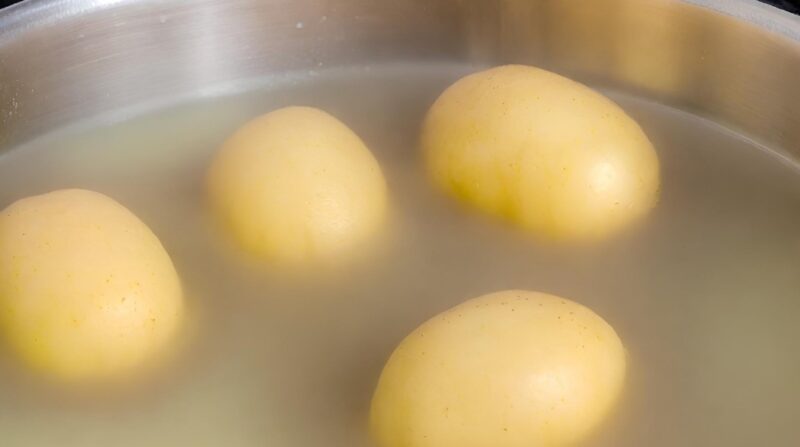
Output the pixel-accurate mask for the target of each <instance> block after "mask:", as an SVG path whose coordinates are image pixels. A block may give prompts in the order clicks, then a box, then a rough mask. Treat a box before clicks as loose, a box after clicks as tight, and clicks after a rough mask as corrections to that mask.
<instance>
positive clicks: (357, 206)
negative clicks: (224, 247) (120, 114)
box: [208, 107, 386, 263]
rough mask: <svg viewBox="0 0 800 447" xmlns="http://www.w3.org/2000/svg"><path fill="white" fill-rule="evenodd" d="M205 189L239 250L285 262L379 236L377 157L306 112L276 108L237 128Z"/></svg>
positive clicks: (332, 122) (340, 128) (381, 186)
mask: <svg viewBox="0 0 800 447" xmlns="http://www.w3.org/2000/svg"><path fill="white" fill-rule="evenodd" d="M208 183H209V192H210V196H211V202H212V205H213V207H214V209H215V211H216V213H217V214H218V216H219V217H220V218H221V220H222V221H223V222H224V223H225V224H227V227H228V228H229V229H230V231H231V232H232V233H233V235H234V237H235V238H236V240H238V242H239V243H240V245H241V246H242V247H243V248H244V249H245V250H247V251H249V252H250V253H252V254H254V255H256V256H257V257H261V258H266V259H270V260H276V261H280V262H290V263H293V262H297V261H305V260H310V259H320V258H331V257H336V256H339V255H340V254H342V252H344V251H347V250H350V249H352V248H353V247H354V246H356V245H357V244H358V243H361V242H364V241H365V240H367V239H368V237H369V236H370V235H372V234H373V233H375V232H376V230H377V229H378V227H379V226H380V225H381V224H382V223H383V220H384V217H385V214H386V184H385V181H384V178H383V174H382V173H381V170H380V167H379V166H378V162H377V161H376V160H375V158H374V157H373V155H372V153H371V152H370V151H369V149H367V147H366V146H365V145H364V143H363V142H362V141H361V139H359V138H358V136H357V135H356V134H355V133H353V132H352V131H351V130H350V129H349V128H348V127H347V126H345V125H344V124H342V123H341V122H340V121H338V120H337V119H336V118H334V117H332V116H330V115H328V114H327V113H325V112H323V111H321V110H318V109H313V108H309V107H288V108H284V109H280V110H276V111H274V112H271V113H267V114H266V115H263V116H260V117H258V118H256V119H254V120H252V121H250V122H249V123H247V124H245V125H244V126H243V127H241V128H240V129H239V130H237V131H236V132H235V133H234V134H233V135H232V136H231V137H230V138H229V139H228V140H227V141H226V142H225V143H224V144H223V146H222V148H221V149H220V150H219V152H218V153H217V155H216V158H215V159H214V161H213V163H212V165H211V168H210V173H209V180H208Z"/></svg>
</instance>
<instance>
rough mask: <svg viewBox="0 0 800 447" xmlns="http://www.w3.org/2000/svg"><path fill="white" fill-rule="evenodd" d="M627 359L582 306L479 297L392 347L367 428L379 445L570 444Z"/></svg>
mask: <svg viewBox="0 0 800 447" xmlns="http://www.w3.org/2000/svg"><path fill="white" fill-rule="evenodd" d="M625 365H626V361H625V350H624V348H623V346H622V343H621V342H620V340H619V338H618V337H617V334H616V333H615V332H614V330H613V329H612V328H611V327H610V326H609V325H608V324H607V323H606V322H605V321H604V320H603V319H602V318H600V317H599V316H597V315H596V314H595V313H594V312H592V311H591V310H589V309H587V308H586V307H584V306H581V305H580V304H577V303H575V302H572V301H569V300H566V299H562V298H558V297H555V296H552V295H546V294H543V293H537V292H526V291H518V290H511V291H505V292H498V293H492V294H489V295H484V296H482V297H479V298H475V299H472V300H469V301H466V302H464V303H462V304H460V305H458V306H456V307H454V308H452V309H450V310H448V311H446V312H444V313H442V314H440V315H438V316H436V317H434V318H432V319H431V320H429V321H427V322H426V323H424V324H423V325H422V326H420V327H419V328H417V329H416V330H415V331H414V332H412V333H411V334H410V335H409V336H408V337H406V338H405V339H404V340H403V341H402V343H400V345H399V346H398V347H397V349H395V351H394V353H393V354H392V355H391V357H390V358H389V361H388V362H387V363H386V366H385V367H384V369H383V372H382V373H381V377H380V380H379V382H378V386H377V389H376V391H375V394H374V396H373V399H372V409H371V414H370V418H371V421H370V422H371V429H372V434H373V436H374V437H375V438H376V440H377V441H378V444H379V445H380V446H381V447H519V446H557V445H566V444H570V443H573V442H575V441H577V440H580V439H582V438H584V437H585V436H586V435H587V434H588V433H589V432H590V431H591V430H592V429H593V428H595V427H596V426H597V425H598V424H599V423H600V422H601V421H602V419H603V417H604V416H605V415H606V414H607V413H608V412H609V410H610V409H611V408H612V407H613V405H614V403H615V401H616V400H617V398H618V396H619V394H620V391H621V389H622V385H623V381H624V378H625V369H626V366H625Z"/></svg>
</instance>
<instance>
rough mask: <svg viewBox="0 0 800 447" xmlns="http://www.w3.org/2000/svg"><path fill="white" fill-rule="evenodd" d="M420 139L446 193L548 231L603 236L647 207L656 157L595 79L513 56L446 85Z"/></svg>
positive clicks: (655, 181)
mask: <svg viewBox="0 0 800 447" xmlns="http://www.w3.org/2000/svg"><path fill="white" fill-rule="evenodd" d="M422 147H423V150H424V153H425V156H426V161H427V166H428V168H429V171H430V173H431V175H432V177H433V179H434V180H435V181H436V182H437V183H438V184H439V185H440V186H441V187H443V188H444V189H445V190H446V191H448V192H449V193H450V194H452V195H455V196H456V197H458V198H459V199H461V200H463V201H465V202H467V203H469V204H471V205H472V206H475V207H477V208H478V209H480V210H483V211H484V212H487V213H490V214H493V215H496V216H500V217H502V218H505V219H507V220H509V221H511V222H514V223H515V224H517V225H519V226H521V227H523V228H525V229H527V230H529V231H531V232H533V233H534V234H536V235H538V236H540V237H542V238H548V239H555V240H564V241H567V240H571V241H586V240H594V239H599V238H602V237H605V236H607V235H609V234H611V233H613V232H615V231H618V230H619V229H621V228H623V227H625V226H626V225H628V224H629V223H631V222H632V221H635V220H636V219H638V218H640V217H642V216H643V215H645V214H647V212H648V211H649V210H650V209H651V208H652V207H653V206H654V205H655V202H656V200H657V198H658V188H659V163H658V158H657V155H656V153H655V150H654V149H653V147H652V145H651V144H650V141H649V140H648V139H647V137H646V136H645V134H644V133H643V132H642V130H641V128H639V126H638V125H637V124H636V122H635V121H633V119H631V118H630V117H629V116H628V115H626V114H625V112H624V111H622V109H620V108H619V107H618V106H617V105H616V104H614V103H613V102H611V101H610V100H609V99H608V98H606V97H604V96H603V95H601V94H599V93H597V92H595V91H593V90H591V89H590V88H588V87H586V86H584V85H582V84H579V83H577V82H574V81H571V80H569V79H567V78H564V77H562V76H559V75H557V74H555V73H551V72H548V71H545V70H540V69H538V68H534V67H527V66H521V65H509V66H504V67H498V68H493V69H490V70H487V71H483V72H480V73H476V74H473V75H470V76H467V77H465V78H463V79H461V80H459V81H458V82H456V83H455V84H453V85H452V86H451V87H449V88H448V89H447V90H446V91H445V92H444V93H443V94H442V95H441V96H440V97H439V99H438V100H437V101H436V103H435V104H434V105H433V106H432V107H431V110H430V112H429V113H428V116H427V118H426V121H425V124H424V128H423V134H422Z"/></svg>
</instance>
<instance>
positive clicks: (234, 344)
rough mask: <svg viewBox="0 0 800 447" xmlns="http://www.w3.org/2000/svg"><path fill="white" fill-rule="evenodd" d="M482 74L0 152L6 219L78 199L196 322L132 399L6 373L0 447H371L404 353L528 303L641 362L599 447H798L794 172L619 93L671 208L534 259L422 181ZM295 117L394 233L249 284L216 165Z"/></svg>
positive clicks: (141, 120) (345, 74)
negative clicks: (333, 125) (342, 152)
mask: <svg viewBox="0 0 800 447" xmlns="http://www.w3.org/2000/svg"><path fill="white" fill-rule="evenodd" d="M465 70H466V68H465V67H449V66H431V65H419V66H415V65H406V66H391V67H388V66H387V67H384V68H373V69H372V70H362V69H353V70H350V71H330V72H320V73H319V74H313V73H312V74H308V75H304V76H298V77H287V78H285V79H283V80H281V81H280V82H271V83H265V84H264V85H262V86H261V87H259V88H256V89H251V90H248V91H246V92H245V93H242V94H236V95H231V96H225V97H217V98H205V99H198V100H196V101H192V102H190V103H184V104H181V105H176V106H172V107H168V108H161V109H158V110H154V111H152V112H149V113H146V114H143V115H141V116H138V117H134V118H131V119H127V120H124V121H122V122H118V123H115V124H108V123H106V124H103V123H100V122H96V123H94V124H93V125H86V126H82V127H81V128H80V129H79V130H75V129H73V130H71V131H62V132H58V133H54V134H52V135H48V136H44V137H42V138H40V139H38V140H36V141H33V142H30V143H28V144H26V145H25V146H24V147H20V148H17V149H16V150H13V151H10V152H7V153H4V154H3V155H2V156H0V206H5V205H6V204H8V203H10V202H12V201H13V200H15V199H17V198H20V197H23V196H27V195H31V194H37V193H42V192H46V191H49V190H53V189H57V188H64V187H82V188H89V189H94V190H97V191H101V192H103V193H106V194H108V195H110V196H112V197H114V198H115V199H117V200H118V201H120V202H121V203H123V204H125V205H126V206H127V207H129V208H130V209H131V210H133V211H134V212H135V213H136V214H138V215H139V216H140V217H141V218H142V219H143V220H144V221H145V222H147V223H148V224H149V225H150V226H151V228H152V229H153V230H154V231H155V233H156V234H158V235H159V236H160V237H161V240H162V241H163V243H164V244H165V246H166V247H167V249H168V250H169V252H170V253H171V255H172V257H173V259H174V261H175V264H176V266H177V268H178V270H179V271H180V273H181V275H182V278H183V280H184V282H185V283H186V287H187V289H188V293H189V295H188V300H189V303H190V306H191V318H192V321H193V324H192V330H191V332H192V338H191V341H190V343H189V344H188V346H187V348H186V349H185V350H184V351H183V352H182V353H181V354H180V355H179V356H178V357H177V358H176V359H175V360H174V362H173V363H172V364H171V365H169V366H168V367H167V368H166V369H165V371H164V372H163V374H161V375H158V376H157V377H154V378H151V379H148V380H144V381H142V382H141V383H137V384H133V385H131V387H130V389H125V390H105V391H104V392H94V393H82V392H69V391H65V390H63V389H60V388H58V387H53V386H51V385H48V384H47V383H46V382H43V381H40V380H39V379H37V378H35V377H32V376H31V375H30V374H28V373H27V372H26V371H25V370H24V369H21V368H19V367H18V365H17V364H16V363H15V362H14V360H13V359H12V358H9V357H8V356H3V357H2V360H0V441H1V442H0V444H2V445H3V446H5V447H17V446H49V445H59V446H61V447H69V446H89V445H92V446H101V445H103V446H105V445H113V446H117V447H125V446H145V445H152V446H182V445H185V446H193V447H202V446H222V445H225V446H229V447H238V446H242V447H245V446H264V445H269V446H275V447H282V446H287V447H294V446H367V445H369V442H368V440H367V436H366V433H365V421H366V413H367V410H368V404H369V399H370V395H371V393H372V389H373V387H374V385H375V383H376V380H377V377H378V375H379V372H380V369H381V367H382V364H383V362H384V361H385V359H386V358H387V356H388V355H389V353H390V352H391V350H392V349H393V347H394V346H395V345H396V344H397V343H398V342H399V341H400V340H401V339H402V337H403V336H404V335H405V334H407V333H408V332H410V331H411V330H412V329H413V328H414V327H416V326H417V325H418V324H420V323H421V322H423V321H424V320H426V319H427V318H428V317H430V316H432V315H434V314H436V313H438V312H439V311H441V310H444V309H446V308H448V307H450V306H452V305H454V304H456V303H458V302H460V301H462V300H464V299H467V298H470V297H474V296H477V295H480V294H483V293H487V292H491V291H496V290H502V289H509V288H526V289H533V290H541V291H546V292H550V293H555V294H558V295H562V296H565V297H568V298H571V299H573V300H576V301H578V302H581V303H583V304H585V305H587V306H589V307H591V308H592V309H594V310H595V311H596V312H598V313H599V314H600V315H602V316H603V317H604V318H605V319H606V320H607V321H609V322H610V323H611V324H612V326H614V327H615V329H616V330H617V332H618V333H619V334H620V336H621V338H622V340H623V341H624V343H625V344H626V346H627V348H628V349H629V351H630V365H631V366H630V375H629V378H628V382H627V385H626V392H625V396H624V398H623V400H622V402H621V404H620V405H619V408H618V409H617V411H616V412H615V413H614V414H613V415H612V416H611V417H610V418H609V420H608V421H607V423H606V424H605V425H604V426H603V427H602V428H601V429H600V430H598V432H597V433H596V434H595V436H594V437H593V438H592V439H590V440H589V441H587V443H586V445H588V446H615V447H627V446H643V445H647V446H654V447H655V446H670V447H673V446H679V445H680V446H684V445H702V446H724V447H731V446H755V445H763V446H796V445H798V442H800V410H798V406H797V403H798V402H800V323H798V321H800V172H798V170H797V169H796V168H794V167H792V166H790V165H789V164H787V163H785V162H782V161H780V159H779V158H778V157H777V156H776V155H774V154H772V153H770V152H769V151H766V150H764V149H763V148H759V147H757V146H756V145H754V144H753V143H752V142H750V141H748V140H747V139H745V138H742V137H741V136H738V135H736V134H735V133H732V132H729V131H727V130H725V129H724V128H721V127H719V126H717V125H716V124H714V123H711V122H708V121H704V120H702V119H699V118H697V117H695V116H692V115H689V114H687V113H684V112H681V111H678V110H674V109H670V108H668V107H665V106H662V105H659V104H655V103H651V102H647V101H644V100H641V99H637V98H634V97H628V96H623V95H615V94H612V97H613V98H614V99H615V100H617V101H618V102H619V103H620V104H621V105H622V106H623V107H624V108H625V109H626V110H627V111H628V112H629V113H630V114H631V115H632V116H633V117H634V118H636V119H637V120H638V121H639V122H640V123H641V125H642V126H643V128H644V129H645V130H646V132H647V133H648V134H649V136H650V137H651V139H652V140H653V142H654V143H655V145H656V147H657V149H658V151H659V154H660V157H661V162H662V167H663V196H662V199H661V202H660V204H659V206H658V207H657V209H656V210H655V211H654V213H653V214H652V216H651V217H650V218H649V220H648V221H647V222H645V223H644V224H642V225H641V226H639V227H637V228H634V229H632V230H630V231H629V232H627V233H625V234H623V235H621V236H620V237H618V238H616V239H614V240H612V241H608V242H607V243H604V244H602V245H600V246H595V247H591V248H581V249H577V248H575V249H569V250H568V249H559V248H558V247H552V246H546V245H542V244H538V243H536V242H535V241H530V240H528V239H527V238H526V237H524V236H523V235H521V234H519V233H517V232H516V231H514V230H512V229H510V228H508V227H505V226H504V225H502V224H497V223H496V222H493V221H488V220H485V219H483V218H482V217H480V216H478V215H475V214H473V213H471V212H467V211H464V210H463V209H461V208H460V207H459V206H458V205H456V204H454V203H453V202H452V201H451V200H449V199H448V198H446V197H444V196H442V195H441V194H439V193H438V192H437V191H436V190H434V189H433V188H432V187H431V185H430V184H429V183H428V182H427V180H426V178H425V176H424V174H423V170H422V168H421V164H420V159H419V154H418V152H417V150H416V144H415V143H416V137H417V130H418V126H419V124H420V121H421V119H422V117H423V114H424V112H425V110H426V109H427V107H428V105H429V104H430V103H431V102H432V101H433V99H434V98H435V97H436V96H437V94H438V93H439V92H440V91H441V90H442V89H443V88H444V87H445V86H446V85H448V84H449V83H450V82H452V81H453V80H455V79H456V78H457V77H459V75H461V74H463V72H464V71H465ZM290 104H303V105H313V106H318V107H321V108H323V109H325V110H327V111H329V112H331V113H333V114H334V115H336V116H338V117H339V118H340V119H342V120H343V121H344V122H345V123H347V124H348V125H350V126H351V127H352V128H353V129H354V130H355V131H356V132H357V133H359V134H360V135H361V136H362V137H363V138H364V140H365V141H366V142H367V144H368V145H369V146H370V148H371V149H372V150H373V151H374V153H375V154H376V157H377V158H378V160H379V161H380V163H381V164H382V166H383V169H384V172H385V174H386V176H387V179H388V182H389V186H390V189H391V200H392V205H393V216H392V218H393V225H392V229H391V238H390V242H389V243H388V244H386V245H385V246H382V247H381V248H380V249H377V250H376V251H375V253H374V254H373V255H372V256H371V259H370V260H369V262H364V263H360V264H358V263H357V264H352V265H344V266H339V267H338V268H336V269H335V270H328V271H321V270H320V271H317V270H313V271H307V272H300V273H295V274H293V275H286V274H283V273H281V272H278V271H273V270H266V271H257V270H253V269H248V268H244V267H243V266H242V265H241V264H240V263H239V262H238V261H237V260H236V258H235V257H232V256H231V255H230V251H229V250H228V248H227V246H226V244H225V243H224V242H221V240H222V239H221V238H220V236H219V234H218V233H217V232H216V230H215V228H214V227H213V226H212V225H211V224H210V223H209V219H208V216H207V214H206V209H205V207H204V201H203V183H202V181H203V174H204V170H205V167H206V164H207V162H208V160H209V157H210V155H211V154H212V153H213V151H214V150H215V148H216V147H217V146H218V145H219V143H220V142H221V141H222V140H223V139H224V138H225V137H226V135H228V134H229V133H230V132H231V131H233V130H234V129H235V128H236V127H237V126H238V125H239V124H241V123H242V122H244V121H246V120H247V119H249V118H251V117H253V116H255V115H257V114H260V113H263V112H266V111H269V110H272V109H274V108H277V107H280V106H285V105H290Z"/></svg>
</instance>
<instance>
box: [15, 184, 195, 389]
mask: <svg viewBox="0 0 800 447" xmlns="http://www.w3.org/2000/svg"><path fill="white" fill-rule="evenodd" d="M182 315H183V296H182V292H181V285H180V281H179V279H178V275H177V273H176V272H175V268H174V267H173V265H172V261H171V260H170V258H169V256H168V255H167V253H166V251H165V250H164V247H163V246H162V245H161V243H160V242H159V240H158V238H157V237H156V236H155V235H154V234H153V233H152V232H151V231H150V229H149V228H148V227H147V226H146V225H145V224H144V223H142V221H140V220H139V219H138V218H137V217H136V216H134V215H133V214H132V213H131V212H130V211H128V210H127V209H126V208H125V207H123V206H122V205H120V204H118V203H117V202H115V201H114V200H112V199H110V198H108V197H106V196H104V195H102V194H98V193H95V192H91V191H84V190H61V191H55V192H51V193H48V194H44V195H40V196H34V197H29V198H26V199H22V200H19V201H17V202H16V203H13V204H12V205H10V206H8V207H7V208H6V209H5V210H3V211H2V212H0V325H2V331H3V332H4V334H5V336H6V338H7V340H8V342H9V344H10V346H11V347H12V348H13V349H14V350H15V351H17V352H18V353H19V355H20V356H21V357H22V358H23V359H24V360H26V361H27V363H29V364H30V365H31V366H33V367H35V368H36V369H38V370H40V371H42V372H44V373H46V374H49V375H51V376H54V377H58V378H61V379H64V380H68V381H73V380H74V381H81V380H91V379H104V378H109V377H112V376H117V375H121V374H125V373H129V372H132V371H133V370H135V369H136V368H138V367H141V366H143V364H145V363H148V361H150V360H153V359H155V358H156V357H157V356H158V354H159V353H161V352H163V351H164V350H165V349H166V348H167V346H168V345H169V344H170V341H172V340H173V339H174V337H175V335H176V332H177V331H176V330H177V328H178V326H179V323H180V321H181V319H182Z"/></svg>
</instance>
